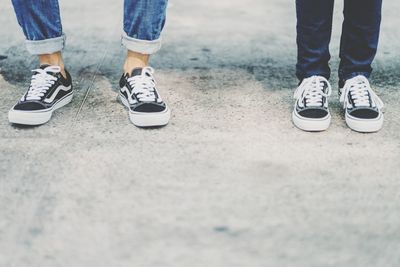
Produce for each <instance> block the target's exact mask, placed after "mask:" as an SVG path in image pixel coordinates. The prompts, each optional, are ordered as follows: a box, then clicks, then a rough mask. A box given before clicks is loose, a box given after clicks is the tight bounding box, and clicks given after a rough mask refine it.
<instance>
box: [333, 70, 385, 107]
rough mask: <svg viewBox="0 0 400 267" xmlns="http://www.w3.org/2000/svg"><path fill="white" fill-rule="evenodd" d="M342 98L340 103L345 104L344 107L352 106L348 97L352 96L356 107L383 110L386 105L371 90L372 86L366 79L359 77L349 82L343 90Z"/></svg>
mask: <svg viewBox="0 0 400 267" xmlns="http://www.w3.org/2000/svg"><path fill="white" fill-rule="evenodd" d="M342 90H343V91H342V94H341V96H340V102H342V103H343V107H344V108H346V107H347V106H352V103H350V102H349V97H348V95H349V94H350V97H351V99H352V100H353V103H354V107H356V108H358V107H377V108H383V106H384V104H383V102H382V100H381V99H380V98H379V96H377V95H376V93H375V92H374V91H372V89H371V85H370V84H369V81H368V79H367V78H366V77H364V76H362V75H359V76H357V77H354V78H352V79H350V80H348V81H347V82H346V84H345V86H344V88H343V89H342Z"/></svg>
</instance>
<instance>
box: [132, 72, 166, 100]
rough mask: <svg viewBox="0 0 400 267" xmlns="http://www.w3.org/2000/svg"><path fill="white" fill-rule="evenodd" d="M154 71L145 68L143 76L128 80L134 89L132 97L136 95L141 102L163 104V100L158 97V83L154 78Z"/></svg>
mask: <svg viewBox="0 0 400 267" xmlns="http://www.w3.org/2000/svg"><path fill="white" fill-rule="evenodd" d="M153 74H154V69H153V68H151V67H145V68H143V70H142V74H141V75H137V76H133V77H130V78H128V82H129V85H130V86H131V88H132V92H131V97H132V96H133V95H134V94H135V95H136V97H137V98H138V99H139V101H141V102H155V101H158V102H162V100H161V98H160V97H158V99H157V97H156V94H155V90H156V89H155V87H156V82H155V81H154V78H153Z"/></svg>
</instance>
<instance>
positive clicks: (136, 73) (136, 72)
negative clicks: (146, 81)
mask: <svg viewBox="0 0 400 267" xmlns="http://www.w3.org/2000/svg"><path fill="white" fill-rule="evenodd" d="M142 72H143V69H142V68H136V69H133V70H132V73H131V77H135V76H140V75H142Z"/></svg>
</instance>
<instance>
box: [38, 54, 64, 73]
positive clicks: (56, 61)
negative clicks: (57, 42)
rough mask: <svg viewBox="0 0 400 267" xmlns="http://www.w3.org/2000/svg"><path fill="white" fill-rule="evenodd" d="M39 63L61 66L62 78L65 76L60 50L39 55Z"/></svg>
mask: <svg viewBox="0 0 400 267" xmlns="http://www.w3.org/2000/svg"><path fill="white" fill-rule="evenodd" d="M39 63H40V65H51V66H59V67H60V68H61V74H62V75H63V76H64V78H66V77H67V74H66V73H65V65H64V60H63V58H62V55H61V52H56V53H52V54H44V55H40V56H39Z"/></svg>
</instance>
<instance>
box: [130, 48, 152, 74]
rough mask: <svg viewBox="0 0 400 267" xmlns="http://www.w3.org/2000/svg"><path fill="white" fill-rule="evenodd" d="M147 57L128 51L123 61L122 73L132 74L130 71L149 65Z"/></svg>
mask: <svg viewBox="0 0 400 267" xmlns="http://www.w3.org/2000/svg"><path fill="white" fill-rule="evenodd" d="M149 57H150V56H149V55H145V54H140V53H136V52H133V51H129V50H128V54H127V56H126V59H125V64H124V72H125V73H128V74H130V73H132V70H134V69H136V68H144V67H147V66H148V65H149Z"/></svg>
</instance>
